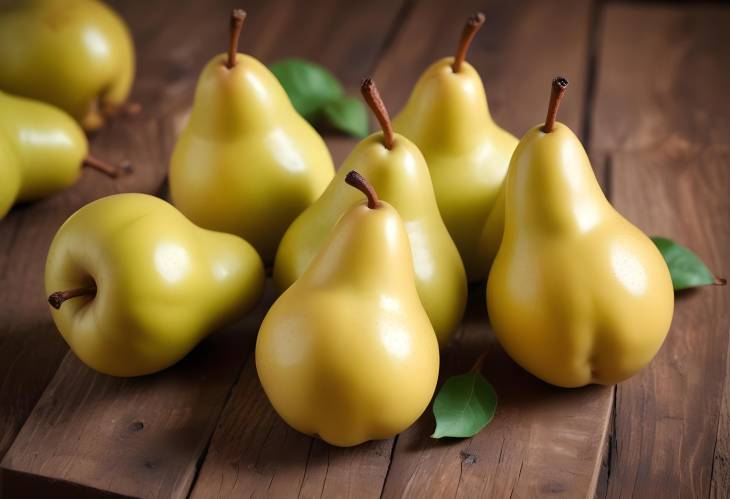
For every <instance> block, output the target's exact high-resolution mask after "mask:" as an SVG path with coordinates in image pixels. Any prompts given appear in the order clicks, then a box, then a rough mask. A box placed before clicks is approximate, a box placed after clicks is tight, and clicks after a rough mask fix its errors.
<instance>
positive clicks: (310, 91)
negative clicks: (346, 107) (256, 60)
mask: <svg viewBox="0 0 730 499" xmlns="http://www.w3.org/2000/svg"><path fill="white" fill-rule="evenodd" d="M271 72H272V73H274V76H276V78H277V79H278V80H279V83H281V86H282V87H284V90H286V93H287V95H288V96H289V100H291V102H292V104H293V105H294V108H295V109H296V110H297V112H298V113H299V114H301V115H302V116H303V117H304V119H306V120H307V121H310V120H312V119H315V118H316V115H317V114H318V112H319V110H320V109H321V108H322V106H323V105H324V104H325V103H327V102H329V101H331V100H335V99H338V98H340V97H342V95H344V91H343V90H342V85H340V82H338V81H337V78H335V77H334V76H333V75H332V73H330V72H329V71H327V69H325V68H323V67H322V66H320V65H319V64H314V63H312V62H309V61H305V60H304V59H294V58H293V59H284V60H281V61H278V62H275V63H274V64H272V65H271Z"/></svg>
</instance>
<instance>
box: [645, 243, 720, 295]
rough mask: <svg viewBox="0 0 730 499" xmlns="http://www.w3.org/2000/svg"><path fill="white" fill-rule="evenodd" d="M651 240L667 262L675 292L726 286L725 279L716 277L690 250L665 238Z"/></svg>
mask: <svg viewBox="0 0 730 499" xmlns="http://www.w3.org/2000/svg"><path fill="white" fill-rule="evenodd" d="M651 240H652V241H653V242H654V244H655V245H656V247H657V248H659V251H660V252H661V254H662V256H663V257H664V261H666V262H667V267H669V274H670V275H671V276H672V286H674V289H675V290H677V291H678V290H682V289H689V288H696V287H698V286H709V285H712V284H716V285H725V283H726V281H725V279H719V278H717V277H715V276H714V275H713V274H712V272H710V269H708V268H707V266H706V265H705V264H704V263H703V262H702V260H700V258H699V257H698V256H697V255H695V254H694V253H693V252H692V251H691V250H690V249H688V248H686V247H684V246H682V245H680V244H677V243H675V242H674V241H672V240H671V239H667V238H665V237H659V236H653V237H652V238H651Z"/></svg>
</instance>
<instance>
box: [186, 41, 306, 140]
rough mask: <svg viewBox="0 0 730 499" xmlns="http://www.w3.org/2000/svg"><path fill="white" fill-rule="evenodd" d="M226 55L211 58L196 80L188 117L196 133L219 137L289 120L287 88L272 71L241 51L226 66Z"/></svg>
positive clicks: (273, 127)
mask: <svg viewBox="0 0 730 499" xmlns="http://www.w3.org/2000/svg"><path fill="white" fill-rule="evenodd" d="M226 58H227V56H226V55H225V54H221V55H219V56H217V57H216V58H214V59H213V60H212V61H211V62H210V63H209V64H208V66H207V67H206V69H205V70H204V71H203V74H202V75H201V77H200V80H199V81H198V87H197V89H196V93H195V103H194V105H193V112H192V114H191V117H190V126H191V127H192V128H193V129H194V130H195V132H196V134H198V135H201V136H205V137H209V138H210V139H211V140H218V139H225V138H232V137H237V136H240V135H242V134H244V133H254V132H256V131H260V130H272V129H279V128H282V127H286V126H287V125H289V124H291V120H290V116H289V114H290V113H292V114H295V111H294V110H293V108H291V105H288V106H287V105H286V104H288V102H289V101H288V97H287V96H286V92H285V91H284V89H283V88H282V86H281V84H279V82H278V80H277V79H276V77H275V76H274V75H273V74H272V73H271V71H269V69H268V68H266V67H265V66H264V65H263V64H261V63H260V62H258V61H257V60H256V59H254V58H253V57H250V56H245V55H240V54H239V56H238V59H237V61H238V62H237V63H236V65H235V66H234V67H233V69H228V68H227V67H226V66H225V61H226ZM266 135H267V136H271V134H266Z"/></svg>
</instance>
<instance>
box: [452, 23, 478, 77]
mask: <svg viewBox="0 0 730 499" xmlns="http://www.w3.org/2000/svg"><path fill="white" fill-rule="evenodd" d="M482 24H484V14H482V13H481V12H477V13H476V14H474V15H473V16H471V17H470V18H469V19H467V21H466V24H465V25H464V31H462V32H461V39H459V46H458V47H457V48H456V56H454V63H453V64H452V65H451V69H453V70H454V73H458V72H459V71H461V63H462V62H464V59H466V53H467V52H468V51H469V47H470V46H471V41H472V40H473V39H474V35H476V34H477V31H479V28H481V27H482Z"/></svg>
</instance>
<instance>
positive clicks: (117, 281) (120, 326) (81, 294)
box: [45, 194, 264, 376]
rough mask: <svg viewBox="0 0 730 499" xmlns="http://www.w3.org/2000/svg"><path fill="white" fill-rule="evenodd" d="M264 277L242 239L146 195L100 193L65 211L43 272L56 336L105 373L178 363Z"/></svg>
mask: <svg viewBox="0 0 730 499" xmlns="http://www.w3.org/2000/svg"><path fill="white" fill-rule="evenodd" d="M263 283H264V269H263V264H262V262H261V259H260V258H259V256H258V254H257V253H256V251H255V250H254V249H253V247H251V245H249V244H248V243H246V241H244V240H243V239H241V238H239V237H237V236H234V235H231V234H224V233H220V232H213V231H208V230H205V229H201V228H199V227H196V226H195V225H193V224H192V223H191V222H190V221H189V220H187V219H186V218H185V217H184V216H183V215H182V214H181V213H180V212H179V211H177V210H176V209H175V208H174V207H173V206H172V205H170V204H169V203H167V202H165V201H163V200H161V199H158V198H156V197H153V196H148V195H145V194H117V195H113V196H108V197H105V198H101V199H99V200H96V201H94V202H92V203H90V204H88V205H86V206H84V207H83V208H81V209H80V210H78V211H77V212H76V213H74V214H73V215H71V217H69V219H68V220H66V222H65V223H64V224H63V225H62V226H61V228H60V229H59V230H58V233H57V234H56V236H55V237H54V239H53V242H52V243H51V247H50V249H49V251H48V259H47V261H46V274H45V287H46V292H47V293H48V295H49V302H51V305H52V306H51V308H50V310H51V314H52V316H53V320H54V322H55V323H56V326H57V327H58V330H59V331H60V333H61V335H62V336H63V338H64V339H65V340H66V342H67V343H68V345H69V347H70V348H71V350H73V352H74V353H75V354H76V355H77V356H78V357H79V358H80V359H81V360H82V361H83V362H84V363H85V364H86V365H88V366H89V367H91V368H93V369H95V370H97V371H99V372H102V373H105V374H110V375H113V376H139V375H143V374H149V373H153V372H156V371H160V370H162V369H165V368H167V367H169V366H171V365H172V364H174V363H176V362H177V361H179V360H180V359H181V358H183V357H184V356H185V355H186V354H187V353H188V352H189V351H190V350H192V349H193V348H194V347H195V345H197V344H198V343H199V342H200V341H201V340H202V339H203V338H205V337H206V336H207V335H208V334H210V333H211V332H212V331H214V330H215V329H217V328H219V327H221V326H223V325H224V324H227V323H229V322H231V321H233V320H235V319H236V318H238V317H240V316H241V315H242V314H244V313H245V312H246V311H248V310H250V309H251V308H253V306H254V305H255V304H256V303H257V302H258V301H259V299H260V297H261V294H262V291H263ZM56 307H58V309H57V308H56Z"/></svg>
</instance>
